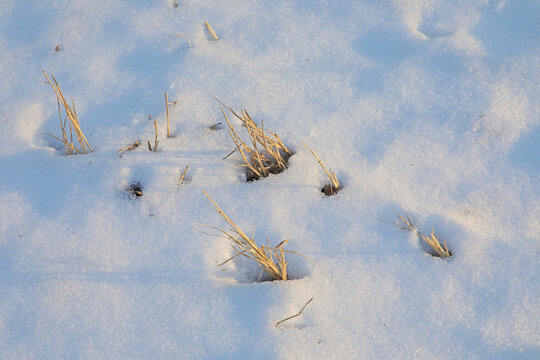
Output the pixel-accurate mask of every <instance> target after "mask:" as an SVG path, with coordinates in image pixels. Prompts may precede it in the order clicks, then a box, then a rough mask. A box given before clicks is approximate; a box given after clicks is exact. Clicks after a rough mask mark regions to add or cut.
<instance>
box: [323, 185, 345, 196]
mask: <svg viewBox="0 0 540 360" xmlns="http://www.w3.org/2000/svg"><path fill="white" fill-rule="evenodd" d="M340 190H341V187H337V188H336V187H334V185H332V184H327V185H325V186H324V187H323V188H322V189H321V192H322V193H323V194H324V195H326V196H332V195H335V194H337V193H338V192H339V191H340Z"/></svg>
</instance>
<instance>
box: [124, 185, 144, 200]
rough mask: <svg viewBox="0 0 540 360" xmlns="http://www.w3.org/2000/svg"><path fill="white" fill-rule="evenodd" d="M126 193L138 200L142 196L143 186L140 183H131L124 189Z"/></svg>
mask: <svg viewBox="0 0 540 360" xmlns="http://www.w3.org/2000/svg"><path fill="white" fill-rule="evenodd" d="M126 192H127V193H128V194H129V195H131V196H132V197H134V198H140V197H141V196H143V186H142V184H141V183H140V182H134V183H131V184H130V185H129V186H128V187H126Z"/></svg>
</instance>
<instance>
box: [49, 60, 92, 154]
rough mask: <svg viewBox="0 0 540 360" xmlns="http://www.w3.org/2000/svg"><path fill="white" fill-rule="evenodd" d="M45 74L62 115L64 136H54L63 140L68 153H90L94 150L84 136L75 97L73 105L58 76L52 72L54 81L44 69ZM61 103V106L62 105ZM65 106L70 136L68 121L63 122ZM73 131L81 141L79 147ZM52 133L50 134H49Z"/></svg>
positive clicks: (61, 123) (59, 114) (61, 126)
mask: <svg viewBox="0 0 540 360" xmlns="http://www.w3.org/2000/svg"><path fill="white" fill-rule="evenodd" d="M43 74H44V75H45V77H46V78H47V81H46V83H47V84H49V85H50V86H51V88H52V89H53V91H54V93H55V95H56V102H57V104H58V116H59V117H60V129H61V132H62V138H61V139H60V138H58V137H56V136H53V137H54V138H56V139H58V140H59V141H61V142H62V144H63V145H64V149H65V152H66V155H74V154H88V153H89V152H92V151H93V150H92V147H91V146H90V144H89V143H88V140H86V136H84V133H83V131H82V130H81V126H80V123H79V117H78V116H77V109H76V108H75V104H74V103H73V99H72V100H71V105H70V104H69V103H68V102H67V100H66V98H65V97H64V94H63V93H62V90H61V89H60V85H58V82H57V81H56V78H55V77H54V75H53V74H51V77H52V81H51V79H50V78H49V75H47V73H46V72H45V70H43ZM60 105H61V106H60ZM61 107H63V108H64V112H65V113H66V120H69V123H68V125H69V135H70V136H69V138H68V136H67V131H66V122H67V121H64V122H62V114H61V110H60V108H61ZM73 132H75V136H76V137H77V140H78V142H79V148H77V147H75V145H74V143H73ZM47 135H50V134H47Z"/></svg>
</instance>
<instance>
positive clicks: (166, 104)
mask: <svg viewBox="0 0 540 360" xmlns="http://www.w3.org/2000/svg"><path fill="white" fill-rule="evenodd" d="M165 110H166V112H167V137H168V138H170V137H171V131H170V128H169V117H170V116H169V99H168V98H167V92H166V91H165Z"/></svg>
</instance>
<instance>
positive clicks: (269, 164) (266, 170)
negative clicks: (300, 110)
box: [216, 98, 292, 181]
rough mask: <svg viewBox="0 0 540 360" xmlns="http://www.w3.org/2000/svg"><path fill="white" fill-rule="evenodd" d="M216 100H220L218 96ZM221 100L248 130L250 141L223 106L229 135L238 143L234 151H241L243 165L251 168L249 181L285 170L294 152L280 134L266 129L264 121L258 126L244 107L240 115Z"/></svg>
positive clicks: (248, 175)
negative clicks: (235, 125)
mask: <svg viewBox="0 0 540 360" xmlns="http://www.w3.org/2000/svg"><path fill="white" fill-rule="evenodd" d="M216 100H217V101H219V100H218V99H217V98H216ZM219 102H220V103H221V104H222V105H223V106H225V107H226V108H227V109H228V110H229V111H230V112H231V113H232V114H233V115H234V116H235V117H236V118H237V119H239V120H240V121H241V122H242V125H243V126H244V127H245V128H246V130H247V133H248V136H249V143H246V142H244V140H242V138H241V137H240V136H239V135H238V133H237V132H236V129H235V128H234V126H233V125H232V123H231V122H230V121H229V118H228V116H227V114H226V113H225V110H223V108H221V112H222V113H223V116H224V117H225V120H226V121H227V124H228V125H229V135H230V136H231V139H232V140H233V142H234V144H235V145H236V149H235V150H234V151H236V150H238V151H239V152H240V156H241V157H242V160H243V165H242V166H245V167H246V168H247V169H248V170H249V171H248V174H247V177H248V181H251V180H256V179H259V178H261V177H266V176H268V175H269V174H277V173H280V172H282V171H283V170H285V169H286V168H287V165H288V159H289V157H291V155H292V152H291V151H290V150H289V149H288V148H287V147H286V146H285V145H284V144H283V142H282V141H281V139H280V138H279V136H278V135H277V134H275V133H272V132H271V131H269V130H268V129H266V131H265V129H264V123H263V122H261V126H260V127H259V126H257V124H255V122H254V121H253V119H252V118H251V116H250V115H249V113H248V112H247V110H245V109H243V110H242V111H241V112H240V115H238V114H237V113H236V112H235V111H234V110H233V109H232V108H231V107H229V106H227V105H225V104H223V103H222V102H221V101H219ZM234 151H233V152H234ZM229 155H230V154H229Z"/></svg>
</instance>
